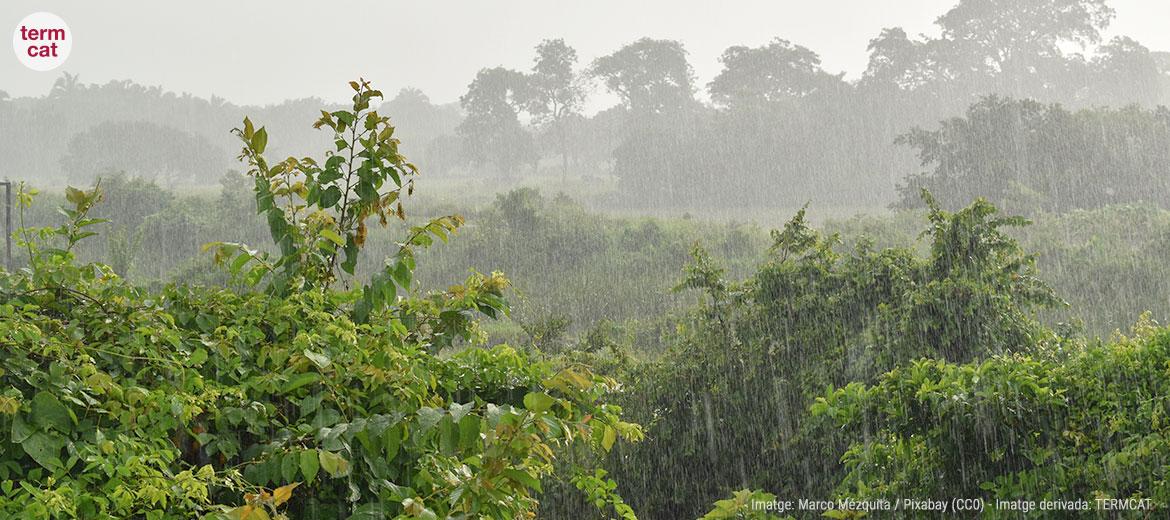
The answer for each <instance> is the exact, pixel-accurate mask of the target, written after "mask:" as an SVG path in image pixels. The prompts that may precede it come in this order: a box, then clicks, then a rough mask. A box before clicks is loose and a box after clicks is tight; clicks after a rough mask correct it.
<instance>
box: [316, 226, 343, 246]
mask: <svg viewBox="0 0 1170 520" xmlns="http://www.w3.org/2000/svg"><path fill="white" fill-rule="evenodd" d="M321 236H323V237H325V238H327V239H329V241H330V242H333V243H334V244H337V245H338V247H345V239H344V238H341V235H338V234H337V232H336V231H334V230H332V229H329V228H325V229H322V230H321Z"/></svg>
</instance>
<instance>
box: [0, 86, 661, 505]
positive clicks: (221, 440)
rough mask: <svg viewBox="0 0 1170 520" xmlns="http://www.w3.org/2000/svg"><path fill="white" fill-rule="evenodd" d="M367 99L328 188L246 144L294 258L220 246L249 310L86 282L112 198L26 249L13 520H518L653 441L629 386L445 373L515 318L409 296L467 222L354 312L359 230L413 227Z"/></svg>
mask: <svg viewBox="0 0 1170 520" xmlns="http://www.w3.org/2000/svg"><path fill="white" fill-rule="evenodd" d="M353 86H354V89H355V95H354V108H353V109H352V111H345V110H343V111H336V112H332V113H325V114H324V116H323V120H325V121H326V123H324V124H325V125H326V126H330V127H331V128H332V129H333V130H334V132H335V133H336V134H337V135H338V139H339V140H342V141H343V142H344V143H346V145H347V147H352V148H350V149H356V150H354V153H353V154H337V155H334V154H332V153H329V154H327V155H326V158H325V159H323V160H322V161H321V162H320V164H321V166H322V167H321V168H316V164H317V163H316V162H315V161H312V160H311V159H302V160H294V159H289V160H287V161H284V162H281V163H277V164H279V165H283V166H279V167H277V166H274V167H269V165H268V163H267V161H266V160H265V159H264V157H263V155H262V154H263V151H264V148H265V145H266V140H267V135H266V132H265V130H264V129H263V128H259V129H256V128H254V127H253V126H252V124H251V122H249V121H245V125H244V128H242V129H240V130H239V131H238V135H239V136H240V137H241V139H243V140H244V142H245V151H244V154H243V157H244V158H246V159H248V160H249V164H250V172H249V173H250V174H251V175H252V176H253V178H254V180H255V181H256V182H255V190H256V195H257V200H258V207H259V208H260V209H261V210H262V211H263V212H264V213H265V214H266V216H267V217H268V224H269V227H270V231H271V232H272V236H273V239H274V240H275V241H276V242H277V250H278V251H279V253H278V254H272V255H269V254H267V253H263V252H258V251H255V250H252V249H250V248H248V247H247V246H244V245H242V244H226V243H220V244H213V247H214V248H215V250H216V253H217V256H218V257H219V258H221V259H222V260H223V261H224V263H225V264H228V267H229V269H230V271H231V272H232V273H234V276H236V277H237V278H239V279H240V280H241V283H243V285H242V286H241V287H242V290H240V291H229V290H226V289H217V288H198V287H191V286H186V285H171V286H167V287H165V288H163V289H160V290H157V291H154V290H145V289H141V288H137V287H134V286H132V285H130V284H128V283H126V282H125V281H124V280H123V279H122V278H121V277H119V276H118V275H117V274H116V273H114V271H113V270H112V269H110V268H109V267H107V266H105V265H101V264H78V263H77V262H76V258H75V255H74V253H73V249H74V247H75V246H76V245H77V244H78V243H79V242H80V241H81V240H82V239H84V238H86V237H87V236H90V235H92V234H93V231H91V230H92V229H94V227H93V226H97V225H99V224H101V221H100V220H99V219H95V218H91V217H89V215H88V214H89V212H90V210H91V209H92V208H93V207H94V206H95V204H97V203H98V201H99V200H100V197H101V192H100V190H98V189H94V190H90V191H80V190H75V189H70V190H69V192H68V194H67V199H68V201H69V202H70V206H69V207H68V208H66V209H63V213H64V214H65V216H66V217H67V218H68V221H67V222H66V223H64V224H62V225H60V226H57V227H53V228H41V229H32V228H24V229H22V230H21V232H20V239H21V240H20V244H21V247H23V248H25V249H26V251H27V254H28V256H29V260H30V262H29V265H28V267H27V268H24V269H21V270H20V271H18V272H14V273H7V272H4V273H0V337H2V338H4V339H3V340H0V341H2V342H3V349H2V350H0V381H2V383H3V388H4V390H3V393H2V395H0V422H2V423H3V424H2V425H0V426H3V428H0V516H4V517H17V516H19V517H21V518H71V517H81V518H103V519H121V518H147V519H163V518H184V519H185V518H192V517H200V516H203V517H206V518H232V519H244V518H248V519H253V520H255V519H261V520H262V519H265V518H272V517H275V518H287V517H296V518H306V517H307V518H438V517H442V518H446V517H448V516H450V515H469V516H473V517H475V516H483V517H490V518H512V517H523V516H525V515H530V514H531V513H532V512H533V511H535V510H536V508H537V505H538V501H537V498H536V494H537V493H538V492H539V491H540V488H541V486H540V479H541V477H543V476H545V475H547V474H549V473H550V472H551V471H552V469H553V461H554V458H555V455H556V454H557V453H558V452H560V451H561V450H563V449H566V448H567V447H569V446H572V445H580V444H585V445H588V446H590V447H591V448H593V449H596V450H598V451H601V452H604V451H608V450H609V449H611V448H612V447H613V446H614V443H615V442H616V440H617V439H618V438H627V439H637V438H638V437H640V430H639V428H638V427H637V426H636V425H633V424H629V423H625V422H622V421H621V420H620V419H619V417H618V414H619V413H620V408H618V407H616V406H614V405H611V404H606V402H605V400H604V398H605V396H606V395H607V394H609V393H610V392H612V391H614V390H615V389H616V383H614V382H613V381H612V380H609V379H607V378H604V377H600V376H597V375H594V374H593V373H592V372H591V371H590V370H589V369H588V368H586V367H584V366H581V365H574V366H567V367H563V368H560V369H554V368H553V367H551V366H549V365H547V364H542V363H536V362H532V361H530V360H529V359H527V357H526V356H525V355H523V354H520V353H518V352H516V351H515V350H513V349H511V348H509V347H507V346H497V347H495V348H492V349H480V348H459V349H454V350H452V349H447V351H446V352H443V350H444V348H446V347H452V346H456V345H464V346H466V345H467V344H468V342H472V343H474V341H475V340H476V338H477V336H478V335H479V334H478V332H477V331H478V327H477V325H476V323H475V316H476V315H477V314H481V313H482V314H487V315H497V314H502V313H505V312H506V311H507V307H506V304H505V303H504V300H503V299H502V293H503V291H504V289H505V288H506V285H507V282H506V280H505V279H504V278H503V277H502V276H501V275H499V274H492V275H490V276H489V275H480V274H472V275H471V276H470V277H468V278H467V281H466V282H465V283H463V284H458V285H453V286H450V287H449V288H448V289H447V290H446V291H443V292H433V293H429V294H419V293H418V292H417V290H416V289H415V286H414V284H412V282H411V280H412V272H413V268H414V260H413V258H414V255H413V252H412V251H413V250H414V249H415V248H418V247H425V246H426V245H428V244H429V243H430V242H431V240H433V239H434V238H439V239H443V240H446V238H447V236H448V235H449V234H450V232H452V231H453V228H454V224H455V223H456V222H457V219H454V218H443V219H436V220H435V221H432V222H431V223H428V224H426V225H424V226H420V227H417V228H415V229H414V230H412V231H411V233H410V234H409V235H408V236H407V238H406V239H405V240H404V242H402V243H401V245H400V249H399V251H398V253H397V255H396V256H395V257H394V258H392V259H391V260H390V261H388V262H387V266H388V267H387V272H384V273H375V274H374V275H373V276H372V277H371V279H370V281H369V282H367V283H366V284H365V285H364V286H363V287H362V288H361V289H354V290H338V289H335V288H333V286H335V285H338V284H340V283H341V279H342V278H343V277H344V273H349V272H352V271H351V269H352V262H351V260H356V256H357V254H358V253H359V251H360V247H361V245H362V244H361V241H362V240H363V239H364V233H365V231H364V229H365V225H366V220H368V219H376V218H377V217H378V216H379V215H382V216H386V215H390V216H393V215H402V214H403V213H402V210H401V207H400V206H398V205H396V204H394V203H395V202H398V201H397V200H390V201H389V203H387V199H388V198H390V197H393V198H394V199H397V196H398V194H399V193H402V194H403V196H405V195H406V193H407V192H408V191H409V181H407V180H403V178H404V177H406V172H407V171H408V170H409V168H410V167H409V166H408V165H407V163H405V161H404V160H403V158H402V157H401V156H400V155H398V153H397V150H396V146H397V140H396V139H394V138H393V137H392V135H393V128H391V127H390V126H389V125H388V123H387V121H386V120H385V118H381V117H380V116H378V115H377V113H375V112H372V111H368V100H369V99H370V98H373V97H377V96H379V95H380V94H379V93H378V92H377V91H375V90H372V89H370V88H369V86H368V84H365V83H354V84H353ZM329 122H332V123H333V124H332V125H330V124H329ZM355 122H356V123H355ZM354 124H356V125H357V126H354ZM294 167H295V168H301V169H300V170H299V173H300V174H301V176H300V177H299V180H297V181H296V182H286V181H288V180H289V178H290V176H288V175H285V173H288V172H291V169H290V168H294ZM277 168H279V170H278V169H277ZM274 172H275V173H274ZM410 173H413V172H412V171H410ZM337 174H340V175H337ZM339 181H344V182H339ZM390 181H393V183H391V182H390ZM335 187H337V188H335ZM335 189H336V190H337V191H338V193H336V196H335V195H333V194H332V192H333V191H334V190H335ZM274 194H275V195H276V196H277V197H279V199H276V200H279V201H280V205H279V206H277V205H276V204H274V203H273V200H274V198H273V196H274ZM323 194H324V195H323ZM31 200H32V194H31V193H24V192H22V193H21V196H20V203H21V206H22V207H26V206H28V205H29V204H30V203H31ZM286 202H287V205H286V204H285V203H286ZM391 211H392V213H391ZM339 252H343V254H338V253H339ZM345 280H346V283H347V284H348V279H345ZM440 354H441V355H440ZM580 482H582V488H583V489H590V486H589V483H590V482H592V481H590V480H588V474H585V475H582V479H581V480H580ZM605 498H606V499H607V500H608V501H609V502H610V503H614V504H615V505H616V504H620V498H617V497H614V496H613V495H612V494H607V495H605ZM605 503H606V502H604V501H603V502H602V505H604V504H605Z"/></svg>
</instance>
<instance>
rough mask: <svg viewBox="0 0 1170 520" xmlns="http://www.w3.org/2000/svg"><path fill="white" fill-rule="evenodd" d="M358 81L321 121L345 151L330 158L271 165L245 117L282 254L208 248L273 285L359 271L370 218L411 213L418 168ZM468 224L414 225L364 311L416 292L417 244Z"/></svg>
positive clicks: (494, 303) (363, 301)
mask: <svg viewBox="0 0 1170 520" xmlns="http://www.w3.org/2000/svg"><path fill="white" fill-rule="evenodd" d="M350 87H351V88H353V90H354V95H353V108H352V110H337V111H334V112H328V111H324V110H322V111H321V118H320V119H318V120H317V122H316V123H314V125H313V126H314V127H315V128H322V127H328V128H329V129H331V130H333V137H334V140H335V144H336V150H335V151H334V150H331V151H327V152H325V157H324V160H322V161H317V160H315V159H312V158H310V157H305V158H301V159H297V158H295V157H289V158H288V159H285V160H284V161H281V162H279V163H277V164H274V165H269V163H268V161H267V160H266V159H265V158H264V150H265V149H266V148H267V145H268V132H267V130H266V129H265V128H263V127H261V128H259V129H256V128H255V127H254V126H253V124H252V121H251V120H249V119H248V118H244V127H243V128H242V129H241V128H237V129H234V130H233V133H234V134H236V135H237V136H238V137H239V138H240V140H241V141H243V143H244V149H243V151H242V152H241V153H240V159H241V160H245V161H247V163H248V166H249V169H248V174H249V175H251V176H252V177H253V178H255V192H256V207H257V211H258V212H259V213H261V214H263V215H265V217H266V219H267V221H268V229H269V233H270V234H271V236H272V240H273V242H275V243H276V245H277V248H278V250H279V253H280V256H279V257H278V258H277V259H275V260H271V261H270V260H269V255H268V254H267V253H265V252H262V251H256V250H253V249H249V248H248V247H247V246H245V245H243V244H237V243H225V242H215V243H211V244H208V246H207V247H208V248H215V252H216V260H217V262H222V263H227V264H228V265H229V267H230V269H231V271H232V273H233V274H237V275H241V276H243V278H244V279H245V280H246V281H247V282H248V283H249V284H251V285H255V284H257V283H259V282H260V281H261V279H262V278H264V277H266V276H269V275H271V280H270V281H269V289H270V290H271V291H272V292H273V293H274V294H277V295H288V294H291V293H293V292H297V291H304V290H324V289H327V288H329V287H330V286H331V285H332V284H333V283H334V282H335V281H337V279H338V269H340V270H341V271H343V272H345V273H348V274H349V275H353V274H354V269H355V267H356V265H357V261H358V254H359V252H360V250H361V249H362V247H363V246H365V244H366V239H367V236H368V234H369V231H368V228H367V225H366V223H367V221H368V220H369V219H371V218H374V217H377V218H378V220H379V222H380V223H381V225H382V226H383V227H385V226H386V225H387V224H388V219H389V218H390V217H396V218H398V219H405V218H406V213H405V211H404V210H403V206H402V197H404V196H409V195H410V194H412V193H413V190H414V180H413V177H414V176H415V175H416V174H417V173H418V172H417V169H416V168H415V166H414V165H413V164H411V163H409V162H407V161H406V158H405V157H403V156H402V155H401V154H400V153H399V152H398V145H399V141H398V139H396V138H395V137H394V127H393V126H391V125H390V119H389V118H388V117H384V116H380V115H378V112H377V111H374V110H371V109H370V102H371V101H372V100H374V99H380V98H381V97H382V92H381V91H379V90H375V89H373V88H372V87H371V86H370V84H369V83H368V82H366V81H364V80H362V81H361V82H360V83H359V82H356V81H354V82H350ZM462 224H463V218H462V217H460V216H459V215H449V216H443V217H439V218H436V219H434V220H432V221H430V222H429V223H427V224H425V225H422V226H417V227H414V228H412V229H411V231H410V234H409V235H408V237H407V238H406V240H405V241H403V242H401V243H400V244H399V248H398V251H397V253H396V254H395V255H394V256H393V257H392V258H391V259H389V260H387V261H386V264H385V267H384V268H383V269H382V270H380V271H378V272H377V273H375V274H374V275H373V276H372V277H371V279H370V282H369V283H368V284H366V285H365V286H364V287H363V288H362V291H361V297H360V299H359V300H358V302H357V304H356V305H355V306H354V318H355V319H356V320H357V321H359V322H364V321H366V320H367V319H369V316H370V314H371V312H375V311H378V310H381V309H383V308H385V307H387V306H389V305H392V304H394V303H395V302H396V301H397V300H396V299H397V296H398V294H399V292H408V291H409V290H410V288H411V282H412V280H413V275H412V273H413V271H414V267H415V261H414V248H416V247H427V246H429V245H430V244H431V243H432V241H433V238H432V237H434V238H438V239H440V240H442V241H443V242H446V241H447V239H448V236H449V235H450V234H451V233H454V232H455V230H456V229H458V227H459V226H460V225H462ZM229 260H230V262H229ZM248 264H251V267H250V268H248V269H247V270H245V269H244V268H245V267H247V266H248ZM489 288H490V286H489ZM499 296H500V295H499V292H498V291H496V292H495V293H494V294H487V295H485V297H484V299H482V300H481V301H479V302H477V303H476V306H477V307H480V308H481V310H485V311H486V312H488V313H489V314H494V313H495V312H497V311H501V310H503V309H502V307H503V302H502V300H500V299H499ZM455 312H457V311H455Z"/></svg>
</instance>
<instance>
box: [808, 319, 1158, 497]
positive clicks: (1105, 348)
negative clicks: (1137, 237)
mask: <svg viewBox="0 0 1170 520" xmlns="http://www.w3.org/2000/svg"><path fill="white" fill-rule="evenodd" d="M1168 361H1170V335H1168V334H1167V332H1166V331H1165V330H1163V329H1160V328H1157V327H1156V326H1154V324H1152V323H1150V322H1148V321H1144V322H1141V323H1139V324H1138V325H1137V326H1136V327H1135V337H1133V338H1125V337H1120V338H1118V339H1116V340H1114V341H1113V342H1110V343H1105V344H1098V345H1091V346H1087V347H1084V348H1076V347H1075V346H1074V347H1073V348H1071V349H1070V348H1065V349H1062V351H1053V350H1040V351H1037V352H1035V353H1032V354H1013V355H1003V356H996V357H993V358H990V359H987V360H984V361H982V362H974V363H968V364H953V363H949V362H945V361H942V360H925V359H924V360H920V361H915V362H913V363H910V364H907V365H906V366H903V367H899V368H897V369H895V370H893V371H891V372H889V373H888V374H885V375H883V376H882V377H880V378H879V379H878V380H877V381H876V382H875V383H874V384H872V385H870V386H866V385H862V384H851V385H849V386H846V387H844V388H841V389H838V390H835V391H833V392H831V393H829V394H827V395H825V396H824V397H822V398H820V399H818V400H817V404H816V405H815V406H814V407H813V412H814V414H816V415H818V416H820V417H823V418H826V419H830V420H832V422H835V423H836V424H840V425H842V426H844V427H845V428H847V429H848V431H849V432H850V433H851V435H853V438H854V439H855V440H854V441H853V442H852V443H851V445H850V448H849V449H848V451H846V452H845V453H844V457H843V461H844V464H845V468H846V470H847V473H846V474H845V477H844V479H843V480H842V482H841V486H840V488H839V492H840V493H841V494H842V495H844V496H851V497H858V498H861V497H880V496H886V497H888V496H985V497H987V499H988V500H994V499H1005V500H1014V499H1026V500H1045V499H1058V500H1086V501H1088V503H1089V504H1091V505H1093V507H1095V503H1094V500H1095V499H1098V498H1123V499H1124V498H1136V499H1141V498H1149V499H1153V503H1155V504H1165V503H1166V501H1167V500H1168V499H1170V490H1168V489H1167V487H1166V484H1165V468H1166V465H1165V461H1166V460H1167V457H1170V444H1167V442H1166V436H1167V422H1166V419H1165V418H1166V404H1167V403H1166V399H1165V396H1166V395H1167V391H1168V389H1167V388H1166V384H1167V383H1166V381H1167V377H1166V367H1167V366H1168ZM1018 514H1019V513H1017V512H1009V511H998V512H997V511H989V512H987V513H985V516H990V517H993V518H1001V517H1002V518H1015V517H1017V516H1018ZM1046 516H1048V517H1059V516H1061V515H1059V514H1054V513H1052V512H1049V513H1048V514H1047V515H1046Z"/></svg>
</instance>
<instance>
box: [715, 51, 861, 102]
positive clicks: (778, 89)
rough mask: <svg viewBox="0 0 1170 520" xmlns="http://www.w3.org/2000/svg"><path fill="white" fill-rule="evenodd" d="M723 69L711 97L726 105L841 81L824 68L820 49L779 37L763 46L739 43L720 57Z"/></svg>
mask: <svg viewBox="0 0 1170 520" xmlns="http://www.w3.org/2000/svg"><path fill="white" fill-rule="evenodd" d="M719 61H720V62H721V63H723V71H722V72H720V73H719V75H718V76H716V77H715V79H714V80H713V81H712V82H711V83H710V84H708V86H707V88H708V89H709V90H710V91H711V99H712V100H713V101H715V103H717V104H720V105H724V106H735V105H743V106H759V105H761V104H765V103H770V102H774V101H778V100H781V99H790V98H800V97H804V96H808V95H810V94H812V93H814V92H817V91H821V90H824V89H826V88H830V87H832V86H834V84H837V83H840V79H841V77H840V76H834V75H831V74H829V73H827V72H825V71H824V70H823V69H822V68H821V58H820V56H817V53H815V52H813V51H811V50H809V49H808V48H806V47H802V46H800V45H794V44H793V43H792V42H789V41H788V40H782V39H780V38H776V39H775V40H772V41H771V42H769V43H768V44H767V45H764V46H761V47H754V48H752V47H745V46H742V45H737V46H735V47H730V48H728V49H727V50H725V51H723V56H721V57H720V58H719Z"/></svg>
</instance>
